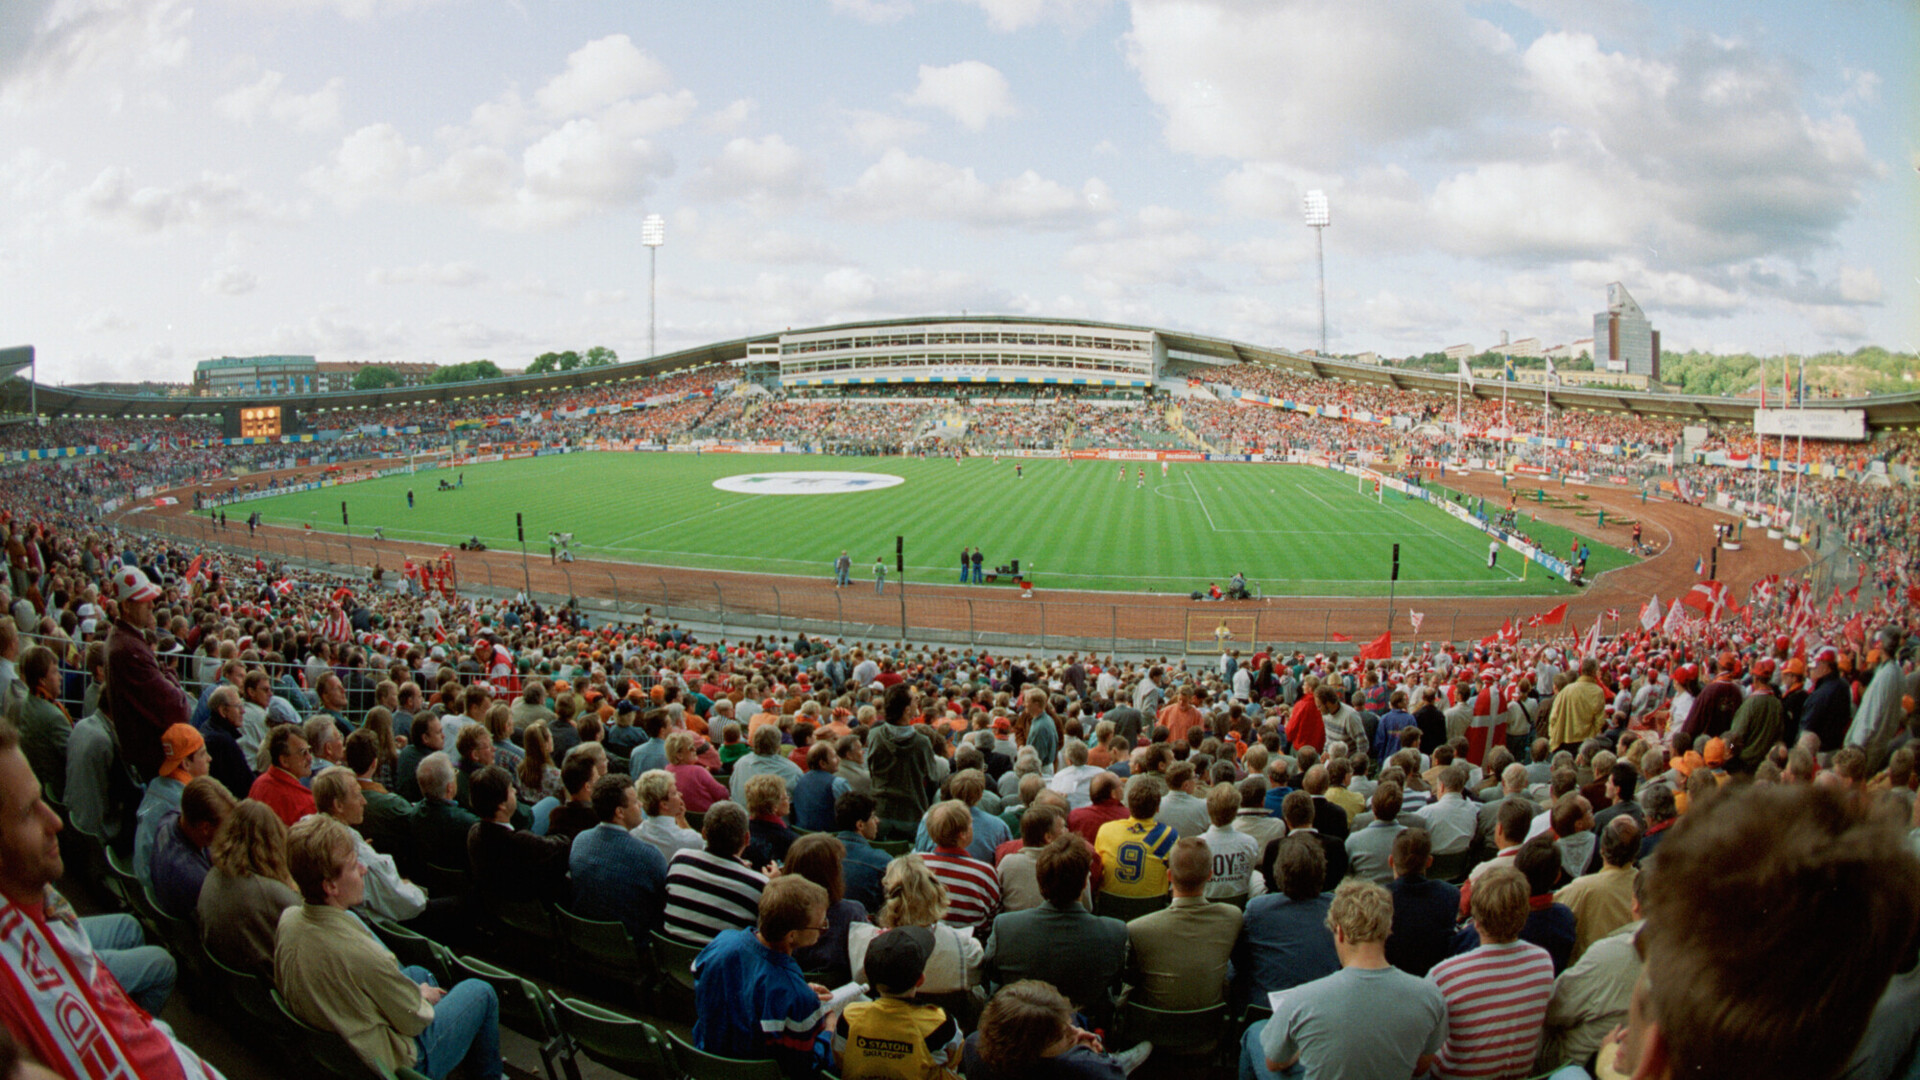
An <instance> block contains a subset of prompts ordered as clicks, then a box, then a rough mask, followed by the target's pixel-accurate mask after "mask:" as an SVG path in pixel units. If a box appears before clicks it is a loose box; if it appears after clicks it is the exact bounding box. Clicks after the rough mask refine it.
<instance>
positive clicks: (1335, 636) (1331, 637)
mask: <svg viewBox="0 0 1920 1080" xmlns="http://www.w3.org/2000/svg"><path fill="white" fill-rule="evenodd" d="M1327 640H1328V641H1352V640H1353V639H1352V638H1350V637H1348V636H1347V635H1345V634H1342V633H1340V632H1339V631H1338V630H1336V631H1334V632H1333V633H1331V634H1328V635H1327Z"/></svg>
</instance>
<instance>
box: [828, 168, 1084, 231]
mask: <svg viewBox="0 0 1920 1080" xmlns="http://www.w3.org/2000/svg"><path fill="white" fill-rule="evenodd" d="M1111 196H1112V193H1111V191H1110V190H1109V189H1108V188H1107V185H1106V184H1105V183H1104V182H1102V181H1101V180H1099V179H1097V178H1096V179H1090V180H1088V181H1086V182H1085V183H1084V184H1082V185H1081V188H1080V190H1079V191H1075V190H1073V189H1071V188H1068V187H1066V186H1064V185H1062V184H1060V183H1058V182H1056V181H1053V180H1048V179H1046V178H1044V177H1042V176H1040V175H1039V174H1038V173H1036V172H1034V171H1033V170H1031V169H1029V170H1027V171H1026V172H1023V173H1021V174H1020V175H1019V176H1016V177H1013V178H1012V179H1009V180H1002V181H1000V182H999V183H997V184H989V183H987V182H986V181H984V180H982V179H980V177H979V176H978V175H976V174H975V173H974V171H973V169H972V168H961V167H959V166H956V165H950V164H947V163H946V162H942V161H933V160H930V159H928V158H918V157H914V156H912V155H910V154H908V153H907V152H906V151H904V150H889V151H887V153H886V154H885V155H883V156H882V157H881V158H880V160H879V161H877V162H875V163H874V164H873V165H872V166H870V167H869V168H868V169H867V170H866V171H865V172H863V173H861V174H860V177H859V178H858V179H857V180H855V181H854V183H853V186H852V187H850V188H847V189H844V190H842V191H841V192H839V193H838V196H837V197H838V201H839V203H840V205H841V207H842V208H843V210H844V211H845V212H847V213H849V214H851V215H853V216H856V217H860V218H863V219H866V220H872V221H885V220H893V219H897V218H903V217H923V218H930V219H936V220H942V219H944V220H950V221H959V222H963V223H965V224H968V225H975V226H981V227H995V226H1006V225H1023V226H1028V227H1034V228H1068V227H1072V226H1075V225H1081V224H1085V223H1086V222H1088V221H1090V220H1092V219H1093V218H1095V217H1096V216H1098V215H1099V214H1100V213H1103V212H1105V209H1106V206H1107V204H1108V203H1110V202H1111Z"/></svg>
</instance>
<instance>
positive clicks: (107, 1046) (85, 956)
mask: <svg viewBox="0 0 1920 1080" xmlns="http://www.w3.org/2000/svg"><path fill="white" fill-rule="evenodd" d="M0 958H4V961H5V963H4V964H0V968H4V971H0V998H4V999H5V1004H4V1007H3V1009H4V1011H5V1012H6V1013H8V1014H11V1015H13V1016H15V1017H17V1018H18V1020H19V1022H20V1030H19V1031H18V1032H17V1034H19V1035H21V1036H23V1037H24V1039H25V1041H26V1043H27V1044H28V1046H29V1047H30V1048H31V1049H32V1050H33V1052H34V1053H35V1054H36V1055H38V1056H39V1057H40V1059H41V1060H42V1061H45V1062H47V1063H48V1064H50V1065H52V1066H53V1068H54V1070H55V1071H56V1072H60V1073H62V1074H64V1075H67V1076H76V1077H89V1078H93V1080H121V1078H125V1080H139V1078H140V1074H139V1072H138V1071H137V1070H136V1068H135V1065H134V1058H133V1054H132V1053H131V1052H130V1051H129V1050H128V1048H127V1046H126V1045H125V1044H124V1043H123V1042H122V1041H121V1038H120V1035H119V1033H117V1032H115V1031H114V1030H112V1029H111V1028H110V1027H109V1026H108V1024H107V1022H106V1020H105V1019H104V1018H103V1017H102V1010H101V1005H102V1003H103V1002H106V1003H111V1004H117V1005H118V1006H120V1011H121V1012H122V1013H124V1014H131V1015H133V1016H136V1017H139V1018H140V1019H141V1020H143V1021H145V1020H147V1019H148V1018H147V1016H146V1014H145V1013H143V1012H141V1011H140V1009H139V1007H138V1006H136V1005H134V1004H133V1002H132V1001H131V1000H129V999H128V998H127V996H126V991H125V990H122V989H121V988H120V984H119V983H118V982H116V981H115V980H114V977H113V975H112V973H111V972H109V971H108V970H107V966H106V965H105V964H103V963H101V962H100V959H99V957H98V956H96V955H95V954H94V951H93V945H92V943H91V942H89V941H88V940H87V934H86V931H85V930H84V929H82V928H81V926H80V919H79V917H78V916H76V915H75V914H74V912H73V907H72V905H70V904H68V903H67V901H66V898H65V897H63V896H61V895H60V894H59V893H58V892H56V891H54V890H53V889H52V888H49V889H47V892H46V901H45V908H44V912H43V917H42V918H41V919H35V918H33V917H32V916H31V915H29V914H28V913H27V912H26V911H25V910H24V909H22V908H21V907H20V906H19V905H17V904H15V903H14V902H13V901H11V900H9V899H7V898H6V897H5V896H0ZM149 1022H150V1021H149ZM167 1041H168V1043H169V1044H170V1045H171V1046H172V1047H173V1051H174V1064H175V1066H176V1068H175V1069H173V1070H170V1071H167V1072H163V1073H156V1072H153V1071H151V1070H150V1071H149V1073H148V1075H149V1076H150V1077H160V1078H163V1080H174V1078H178V1080H219V1076H220V1074H219V1073H218V1072H215V1071H214V1070H213V1069H212V1068H210V1067H208V1066H207V1065H206V1064H204V1063H203V1062H201V1061H200V1059H199V1058H197V1057H195V1056H194V1054H193V1052H192V1051H190V1050H187V1049H186V1048H185V1047H183V1046H181V1045H180V1043H179V1042H178V1041H177V1040H175V1039H172V1038H168V1040H167Z"/></svg>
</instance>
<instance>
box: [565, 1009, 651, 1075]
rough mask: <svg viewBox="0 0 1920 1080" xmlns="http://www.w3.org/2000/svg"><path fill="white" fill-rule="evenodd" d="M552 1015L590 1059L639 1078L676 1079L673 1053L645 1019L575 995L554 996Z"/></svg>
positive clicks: (568, 1040) (568, 1036)
mask: <svg viewBox="0 0 1920 1080" xmlns="http://www.w3.org/2000/svg"><path fill="white" fill-rule="evenodd" d="M552 1001H553V1014H554V1017H555V1018H556V1019H557V1020H558V1021H559V1023H560V1030H561V1031H562V1032H563V1033H564V1034H565V1035H566V1038H567V1042H568V1044H569V1045H571V1046H573V1047H574V1048H575V1049H577V1050H579V1051H580V1052H581V1053H583V1054H585V1055H587V1057H588V1058H590V1059H591V1060H593V1061H595V1062H598V1063H599V1064H601V1065H605V1066H606V1067H607V1068H609V1069H612V1070H614V1071H615V1072H617V1073H619V1074H621V1075H622V1076H631V1077H636V1078H638V1080H675V1078H676V1077H678V1075H679V1072H678V1070H676V1069H675V1068H674V1066H673V1055H672V1052H671V1051H669V1050H668V1049H667V1046H666V1044H665V1043H664V1042H662V1041H661V1039H660V1032H659V1031H658V1030H656V1029H655V1028H654V1026H653V1025H652V1024H649V1023H647V1022H646V1021H644V1020H636V1019H635V1018H633V1017H631V1016H622V1015H621V1014H619V1013H617V1012H614V1011H612V1010H610V1009H603V1008H601V1007H600V1006H598V1005H590V1004H588V1003H587V1002H584V1001H580V1000H578V999H576V998H563V997H557V996H555V997H553V998H552Z"/></svg>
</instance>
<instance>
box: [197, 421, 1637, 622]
mask: <svg viewBox="0 0 1920 1080" xmlns="http://www.w3.org/2000/svg"><path fill="white" fill-rule="evenodd" d="M442 480H446V481H448V482H449V483H451V484H452V485H454V486H453V489H452V490H439V484H440V482H441V481H442ZM409 491H411V493H412V505H411V506H409V505H408V502H409V500H408V493H409ZM343 502H344V503H345V504H346V509H347V511H348V514H347V519H348V521H349V522H350V523H351V524H350V526H347V527H343V526H342V523H341V504H342V503H343ZM224 509H226V510H227V513H228V515H229V518H230V519H238V520H241V521H244V519H245V517H246V516H247V515H248V514H250V513H253V512H256V511H257V512H258V513H260V515H261V517H262V520H263V523H264V524H265V525H267V526H277V527H280V528H284V529H293V530H300V531H302V532H305V531H307V530H312V531H314V532H331V533H342V532H345V533H349V534H351V535H352V536H353V537H355V538H358V539H360V540H362V541H363V542H364V541H368V540H371V538H372V536H373V533H374V530H375V529H376V528H377V529H378V530H379V531H380V534H381V536H382V537H383V538H384V539H385V540H387V541H411V542H415V543H420V544H428V545H436V546H439V547H444V548H452V547H455V546H456V545H458V544H459V543H460V542H461V541H463V540H467V539H469V538H473V537H477V538H479V539H480V540H481V541H483V542H484V543H485V544H486V545H487V547H489V548H491V549H494V550H496V551H499V552H511V553H512V554H513V555H515V556H517V555H518V554H519V551H520V542H519V540H518V539H517V536H518V534H517V533H516V521H515V515H516V514H518V515H519V516H520V521H521V523H522V527H523V528H524V533H525V537H526V546H527V550H528V552H529V553H530V556H531V557H532V558H533V559H534V560H535V561H536V562H541V563H547V562H549V561H550V559H551V557H552V556H553V555H555V554H557V553H558V552H557V551H552V552H550V550H549V549H550V545H549V543H548V537H549V534H550V533H571V534H572V542H571V545H570V549H571V551H572V553H573V554H574V556H575V558H577V559H583V560H602V561H622V562H632V563H637V564H642V565H647V566H670V567H679V568H690V569H699V570H714V571H737V572H746V573H757V574H773V575H782V576H787V577H794V578H811V579H816V580H830V579H831V577H832V574H833V563H834V561H835V560H836V559H837V558H838V557H839V555H840V553H841V552H842V551H843V550H844V551H845V552H846V553H847V555H848V557H849V559H850V561H851V562H852V572H851V585H850V586H849V587H850V588H853V589H864V590H867V591H869V592H872V591H873V590H874V564H875V562H876V560H877V559H878V560H880V561H882V562H883V564H884V566H885V568H886V574H885V581H886V586H887V587H888V588H889V589H892V588H894V587H896V586H897V585H898V583H899V580H900V577H901V573H900V570H899V568H898V566H897V564H896V561H895V537H896V536H899V537H904V538H905V578H906V580H907V581H908V582H909V583H910V584H918V585H955V586H957V585H959V584H960V567H959V561H960V552H961V549H962V548H979V549H981V550H982V551H983V552H984V556H985V557H984V562H983V569H984V571H985V574H986V575H987V576H991V577H993V578H994V579H995V580H993V581H992V582H990V583H981V584H979V585H970V586H969V588H970V589H977V590H979V591H980V592H981V594H983V595H1004V594H1007V593H1015V594H1017V592H1018V591H1020V589H1021V586H1020V584H1019V583H1020V582H1023V581H1024V582H1031V583H1032V584H1033V585H1034V586H1035V587H1036V588H1041V589H1046V590H1091V591H1103V592H1137V593H1158V594H1171V595H1177V596H1187V595H1189V594H1191V593H1193V592H1201V593H1205V592H1206V591H1207V589H1208V588H1209V585H1210V584H1215V583H1217V584H1218V585H1219V586H1220V588H1221V589H1222V590H1225V589H1226V588H1227V584H1228V580H1229V579H1230V578H1231V577H1232V576H1233V575H1234V574H1235V573H1236V572H1238V573H1242V574H1244V575H1245V576H1246V578H1247V580H1248V583H1249V585H1250V587H1251V589H1252V590H1253V592H1254V593H1255V595H1257V596H1261V597H1329V598H1359V597H1386V596H1387V595H1388V594H1389V589H1390V587H1392V589H1393V591H1395V592H1396V593H1397V594H1398V595H1399V596H1403V597H1410V598H1419V597H1524V596H1541V597H1551V596H1562V595H1571V594H1572V593H1574V592H1575V591H1576V590H1575V589H1574V588H1573V587H1572V586H1570V585H1568V584H1566V583H1565V582H1563V581H1561V580H1559V579H1557V578H1556V577H1554V576H1553V575H1552V574H1550V573H1547V572H1545V571H1544V570H1543V569H1542V568H1541V567H1539V566H1529V565H1528V564H1527V562H1526V560H1524V559H1523V558H1521V556H1520V555H1519V554H1518V553H1517V552H1515V551H1513V550H1511V549H1508V548H1504V547H1503V548H1502V551H1501V558H1500V559H1499V560H1498V561H1497V563H1496V565H1495V566H1494V568H1492V569H1489V568H1488V567H1487V565H1486V564H1487V543H1488V538H1487V535H1486V534H1485V533H1483V532H1481V531H1480V530H1478V529H1476V528H1474V527H1472V526H1469V525H1467V524H1465V523H1463V522H1462V521H1460V520H1457V519H1456V518H1455V517H1453V516H1450V515H1449V514H1448V513H1446V512H1444V511H1442V510H1441V509H1439V508H1437V507H1435V506H1432V505H1429V504H1427V503H1426V502H1423V501H1420V500H1418V499H1412V498H1408V497H1407V496H1405V495H1402V494H1400V493H1398V492H1396V491H1393V490H1391V489H1388V490H1385V491H1382V492H1381V493H1380V494H1378V495H1375V494H1374V493H1373V491H1372V489H1371V486H1370V484H1368V483H1366V482H1364V481H1362V482H1356V478H1355V477H1354V476H1352V475H1348V474H1346V473H1341V472H1336V471H1333V470H1330V469H1327V468H1322V467H1318V466H1314V465H1305V464H1269V463H1259V464H1252V463H1196V462H1173V463H1168V464H1167V465H1166V466H1165V468H1164V470H1163V467H1162V464H1161V463H1160V462H1154V461H1112V460H1070V459H1061V458H1016V457H1002V458H1000V459H998V460H997V461H996V460H995V459H993V458H991V457H970V458H967V459H965V460H964V461H962V462H959V463H956V462H955V461H954V459H952V458H939V457H929V458H917V457H914V458H902V457H825V456H813V455H809V456H801V455H794V454H738V453H703V454H688V453H642V452H611V451H602V452H591V453H571V454H556V455H551V456H541V457H531V458H525V459H521V460H511V461H495V462H487V463H472V464H466V465H463V466H460V467H457V468H452V469H449V468H438V469H421V470H420V471H418V472H416V473H414V474H411V475H407V474H402V475H393V476H386V477H382V478H379V479H373V480H365V481H360V482H356V483H351V484H343V485H339V486H326V487H317V488H313V489H310V490H304V491H294V492H289V493H286V494H279V495H273V496H269V497H266V498H262V499H257V500H248V501H242V502H237V503H234V504H231V505H229V506H227V507H225V508H224ZM1500 509H1504V507H1496V506H1493V505H1491V504H1490V505H1489V506H1488V511H1489V512H1490V513H1497V512H1498V510H1500ZM1520 511H1521V522H1522V528H1524V529H1525V530H1526V531H1527V532H1529V533H1530V534H1532V535H1533V536H1534V538H1535V539H1536V540H1537V541H1538V542H1539V543H1540V544H1541V545H1542V547H1544V548H1545V549H1546V550H1547V551H1549V552H1552V553H1555V554H1562V553H1564V552H1565V551H1566V550H1567V548H1568V546H1569V543H1570V542H1571V539H1572V538H1573V536H1574V535H1575V534H1572V533H1569V532H1567V530H1565V529H1561V528H1558V527H1556V526H1552V525H1548V524H1547V523H1544V522H1540V523H1529V522H1528V521H1527V517H1526V511H1527V507H1526V506H1525V505H1524V504H1523V505H1522V506H1521V507H1520ZM1581 539H1583V540H1584V541H1585V542H1586V543H1587V544H1588V546H1589V547H1590V549H1591V552H1592V558H1591V561H1590V563H1589V566H1588V573H1589V576H1593V575H1598V574H1600V573H1604V572H1605V571H1607V570H1611V569H1615V568H1617V567H1620V566H1625V565H1629V564H1631V563H1633V562H1634V561H1636V560H1635V559H1634V558H1633V557H1632V556H1630V555H1628V554H1627V553H1625V552H1623V551H1620V550H1618V549H1617V548H1614V547H1612V546H1611V545H1608V544H1604V543H1602V542H1600V541H1599V540H1598V539H1597V538H1595V537H1591V536H1582V537H1581ZM1395 543H1398V544H1399V545H1400V574H1399V580H1398V582H1397V583H1394V582H1392V581H1391V580H1390V579H1391V565H1392V548H1393V545H1394V544H1395ZM553 546H556V547H557V545H553ZM1016 559H1017V560H1019V566H1020V572H1019V574H1018V575H1017V576H1016V575H1013V574H1010V573H1006V572H1003V571H1002V568H1010V567H1011V565H1012V563H1013V561H1014V560H1016ZM395 569H397V567H396V568H395Z"/></svg>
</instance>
